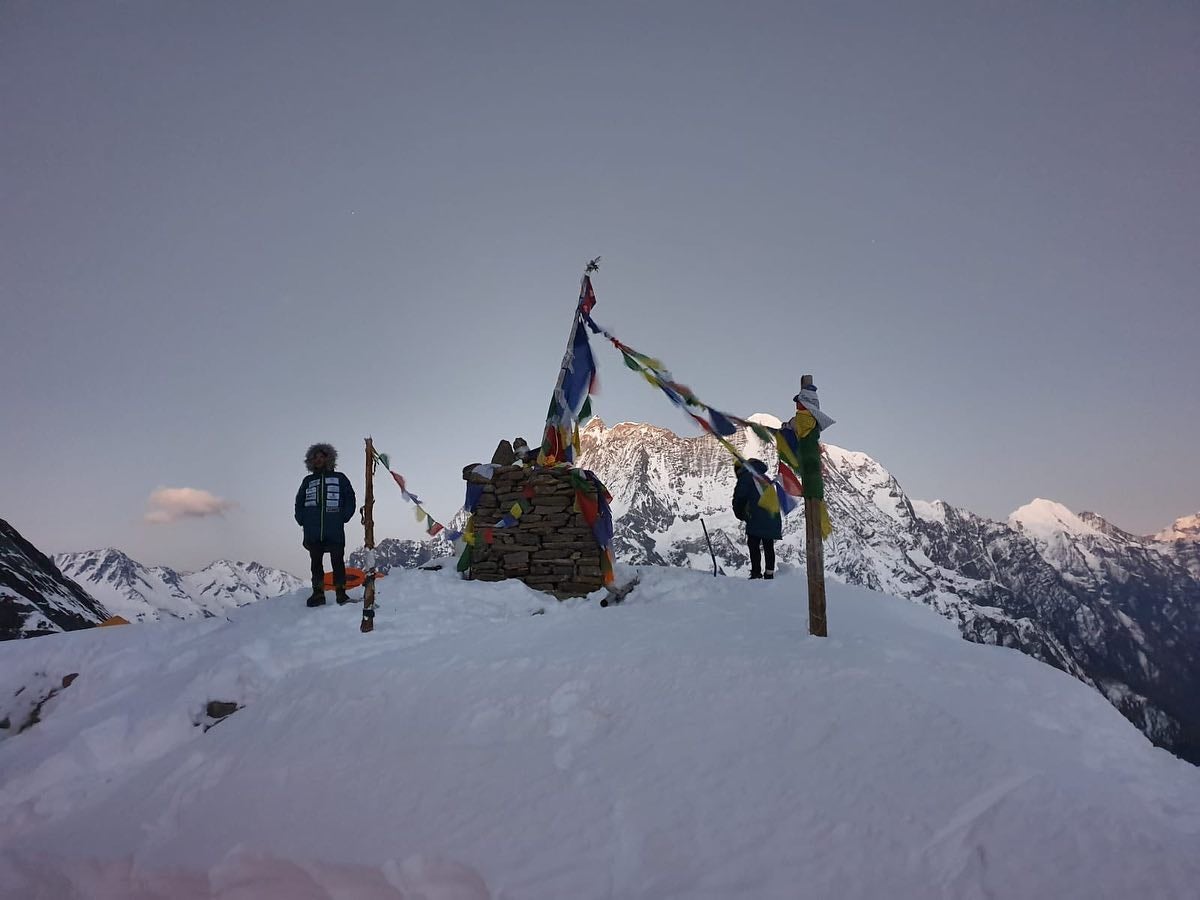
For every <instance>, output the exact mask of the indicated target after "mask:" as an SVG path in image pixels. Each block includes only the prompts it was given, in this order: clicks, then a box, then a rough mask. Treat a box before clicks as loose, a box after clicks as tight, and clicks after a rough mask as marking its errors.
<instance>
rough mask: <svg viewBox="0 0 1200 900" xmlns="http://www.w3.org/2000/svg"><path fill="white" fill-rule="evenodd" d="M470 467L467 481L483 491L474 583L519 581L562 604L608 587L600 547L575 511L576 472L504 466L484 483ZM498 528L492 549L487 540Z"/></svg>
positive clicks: (472, 574) (477, 511)
mask: <svg viewBox="0 0 1200 900" xmlns="http://www.w3.org/2000/svg"><path fill="white" fill-rule="evenodd" d="M473 468H474V466H467V467H466V468H465V469H464V470H463V478H465V479H466V480H467V481H468V482H469V483H471V484H478V485H482V486H483V493H482V494H481V496H480V498H479V503H478V504H477V505H476V507H475V533H476V535H477V536H478V539H477V541H476V543H475V547H474V550H473V552H472V558H471V567H470V569H469V577H471V578H474V579H477V580H479V581H503V580H504V579H506V578H516V579H519V580H520V581H523V582H525V584H527V585H529V586H530V587H532V588H536V589H537V590H539V591H546V592H547V593H551V594H554V595H555V596H556V597H558V598H559V599H563V598H565V597H582V596H583V595H585V594H590V593H591V592H592V591H595V590H599V589H600V588H602V587H604V574H603V570H602V568H601V554H602V552H603V551H602V550H601V549H600V545H599V544H597V543H596V539H595V537H594V536H593V534H592V529H591V526H589V525H588V523H587V520H586V519H585V518H584V517H583V514H582V513H580V512H578V511H576V510H575V487H574V485H573V484H572V482H571V470H570V469H568V468H566V467H565V466H564V467H558V468H536V467H531V466H519V465H518V466H498V467H497V468H496V469H495V471H494V472H493V473H492V477H491V478H490V479H489V478H484V477H483V476H481V475H477V474H475V473H474V472H472V471H471V470H472V469H473ZM522 500H524V501H525V502H527V503H528V504H529V508H528V510H527V511H526V512H524V513H523V514H522V516H521V517H520V518H519V519H518V520H517V523H516V524H515V525H510V526H508V527H507V528H494V526H495V524H496V523H497V522H498V521H499V520H500V519H501V518H502V517H503V516H504V515H505V513H507V512H509V511H510V510H511V509H512V506H513V504H514V503H518V502H520V501H522ZM488 528H493V531H492V543H490V544H489V543H487V542H486V541H485V540H484V533H485V530H486V529H488Z"/></svg>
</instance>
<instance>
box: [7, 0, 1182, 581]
mask: <svg viewBox="0 0 1200 900" xmlns="http://www.w3.org/2000/svg"><path fill="white" fill-rule="evenodd" d="M0 113H2V116H0V298H2V302H3V315H2V317H0V376H2V379H3V392H2V394H0V404H2V406H0V422H2V423H3V425H2V426H0V427H2V428H3V435H4V439H3V443H2V445H3V462H4V464H3V466H2V467H0V497H2V498H3V501H2V505H0V516H2V517H4V518H7V519H9V520H10V521H11V522H12V523H13V524H14V525H15V526H16V527H17V528H18V529H19V530H21V531H22V532H23V533H24V534H25V535H26V536H27V537H29V538H30V539H31V540H32V541H33V542H34V543H35V544H37V545H39V546H40V547H41V548H42V549H44V550H46V551H48V552H56V551H62V550H79V549H87V548H92V547H97V546H105V545H114V546H117V547H119V548H122V549H124V550H126V551H127V552H129V553H130V554H131V555H133V556H135V557H137V558H139V559H141V560H143V561H145V562H148V563H163V564H167V565H172V566H175V567H188V566H195V565H199V564H203V563H206V562H208V561H209V560H211V559H213V558H215V557H218V556H228V557H237V558H242V559H251V558H253V559H258V560H261V561H263V562H267V563H271V564H275V565H280V566H284V567H287V568H290V569H292V570H294V571H303V570H304V568H305V565H304V563H305V559H306V557H305V555H304V553H303V551H302V550H301V549H300V546H299V541H300V536H299V530H298V529H297V528H295V526H294V524H293V523H292V521H291V504H292V499H293V496H294V492H295V490H296V487H297V485H298V484H299V481H300V478H301V477H302V475H303V468H302V465H301V456H302V454H303V451H304V449H305V447H306V446H307V445H308V444H309V443H310V442H312V441H316V440H327V441H330V442H332V443H334V444H335V445H337V446H338V447H339V449H340V450H341V451H342V455H343V465H342V468H343V469H344V470H345V471H346V472H347V473H348V474H350V476H351V478H352V480H353V481H354V483H355V486H356V487H357V488H358V489H359V490H360V491H361V488H362V480H363V474H362V461H361V460H362V457H361V448H362V438H363V437H364V436H366V435H367V434H373V435H374V437H375V439H376V443H377V444H378V446H380V448H382V449H384V450H387V451H390V452H391V453H392V455H393V457H394V460H395V462H394V467H395V468H397V469H399V470H400V471H401V472H403V473H404V474H405V475H406V476H407V477H408V479H409V482H410V486H411V487H412V489H413V490H415V491H416V492H417V493H419V494H421V495H423V497H424V498H425V499H426V500H427V501H428V505H429V507H430V509H431V511H432V512H433V513H434V514H435V515H438V516H439V517H442V518H445V517H448V516H449V515H450V514H451V513H453V512H454V510H456V509H457V508H458V506H459V505H460V503H461V502H462V481H461V474H460V470H461V467H462V466H463V465H464V464H466V463H468V462H473V461H479V460H484V459H486V458H487V457H489V456H490V454H491V451H492V449H493V448H494V446H495V444H496V441H497V440H498V439H500V438H501V437H508V438H512V437H513V436H515V435H517V434H522V435H525V436H527V437H528V438H529V439H530V440H531V441H534V440H536V438H537V436H538V434H539V431H540V427H541V423H542V420H543V418H544V415H545V408H546V404H547V402H548V399H549V393H550V389H551V388H552V386H553V383H554V379H555V376H556V373H557V367H558V364H559V360H560V358H561V356H562V351H563V347H564V344H565V341H566V333H567V328H568V326H569V323H570V317H571V314H572V310H573V306H574V303H575V295H576V292H577V289H578V278H579V274H580V271H581V268H582V266H583V264H584V262H585V261H586V260H587V259H588V258H589V257H592V256H595V255H597V254H602V255H603V256H604V263H603V267H602V270H601V272H600V274H599V276H598V277H597V278H596V280H595V284H596V289H597V293H598V296H599V303H598V305H597V307H596V310H595V315H596V318H597V320H598V321H599V322H600V323H601V324H603V325H605V326H606V327H608V328H610V329H611V330H612V331H613V332H614V333H616V334H617V335H618V336H620V337H621V338H622V339H623V340H625V341H626V342H628V343H629V344H631V345H633V346H634V347H636V348H638V349H640V350H642V351H644V352H647V353H651V354H654V355H657V356H660V357H661V358H663V359H664V360H665V361H666V362H667V363H668V365H669V366H670V367H671V368H672V369H673V371H674V372H675V374H676V376H677V377H678V378H680V380H682V381H684V382H685V383H687V384H689V385H690V386H691V387H692V388H693V389H694V390H695V391H696V393H697V394H698V395H699V396H700V397H701V398H702V399H704V400H705V401H706V402H708V403H710V404H712V405H714V406H717V407H718V408H721V409H724V410H726V411H728V412H732V413H734V414H738V415H748V414H750V413H753V412H760V411H761V412H773V413H775V414H781V413H782V414H786V412H787V411H788V409H789V408H790V406H791V403H790V398H791V396H792V394H793V393H794V392H795V390H796V387H797V382H798V380H799V376H800V374H801V373H802V372H809V371H810V372H813V373H814V374H815V375H816V376H817V383H818V385H819V386H820V388H821V393H822V397H823V400H824V404H825V406H826V408H827V409H828V410H829V412H831V413H832V415H833V416H834V417H835V418H837V419H838V424H837V426H836V427H835V428H834V429H832V430H831V431H830V432H829V434H828V440H829V441H830V442H832V443H835V444H838V445H839V446H843V447H847V448H851V449H855V450H862V451H864V452H866V453H869V454H870V455H872V456H873V457H875V458H876V459H878V460H879V461H880V462H881V463H882V464H883V465H884V466H886V467H888V468H889V469H890V470H891V471H892V472H893V473H894V474H895V475H896V477H897V478H898V479H899V480H900V482H901V483H902V484H903V485H904V487H905V488H906V490H907V491H908V492H909V493H910V494H911V495H912V496H914V497H919V498H924V499H933V498H942V499H945V500H947V501H949V502H951V503H954V504H956V505H961V506H965V507H967V508H969V509H972V510H974V511H976V512H978V513H981V514H983V515H988V516H992V517H997V518H1004V517H1005V516H1007V514H1008V513H1009V512H1010V511H1011V510H1012V509H1014V508H1015V507H1017V506H1019V505H1021V504H1023V503H1025V502H1027V501H1028V500H1029V499H1031V498H1033V497H1035V496H1042V497H1047V498H1052V499H1056V500H1059V501H1061V502H1063V503H1065V504H1066V505H1068V506H1070V507H1071V508H1073V509H1075V510H1083V509H1090V510H1094V511H1096V512H1099V513H1101V514H1102V515H1104V516H1106V517H1108V518H1109V519H1111V520H1112V521H1114V522H1115V523H1116V524H1118V525H1120V526H1122V527H1124V528H1127V529H1129V530H1132V531H1135V532H1149V531H1153V530H1157V529H1159V528H1161V527H1163V526H1165V525H1166V524H1168V523H1169V522H1170V521H1172V520H1173V519H1174V518H1175V517H1177V516H1180V515H1184V514H1188V513H1193V512H1196V511H1197V509H1200V474H1198V471H1197V466H1196V448H1197V446H1198V445H1200V440H1198V438H1200V415H1198V413H1200V403H1198V401H1197V389H1198V387H1200V378H1198V375H1200V363H1198V356H1200V354H1198V349H1197V345H1198V343H1200V341H1198V338H1200V302H1198V297H1197V293H1198V292H1197V285H1198V284H1200V6H1197V5H1196V4H1195V3H1192V2H1170V3H1168V2H1139V3H1127V4H1118V3H1045V2H1037V3H1004V4H996V3H972V2H947V3H938V4H934V3H930V4H900V3H886V2H880V3H869V4H859V3H821V4H801V3H742V4H733V3H700V2H688V3H666V2H647V3H629V4H626V3H589V4H574V3H562V2H550V3H537V4H535V3H503V4H501V3H484V4H470V5H468V4H459V3H424V4H415V3H414V4H410V3H399V2H378V3H333V2H326V3H302V2H252V0H246V2H241V0H239V2H225V3H221V2H193V3H182V2H97V0H89V2H81V3H73V2H29V0H25V2H22V0H10V2H7V3H4V4H3V5H0ZM596 353H597V355H598V358H599V361H600V366H601V380H602V393H601V395H600V396H599V397H598V398H597V401H596V409H597V412H598V413H599V414H600V415H601V416H602V417H603V418H605V419H606V420H607V421H609V422H610V423H612V422H617V421H623V420H629V421H648V422H654V423H657V424H661V425H666V426H668V427H672V428H674V429H676V430H678V431H680V433H690V432H689V431H688V429H687V427H686V425H685V421H686V420H685V419H684V417H683V416H682V415H681V414H680V413H679V412H678V411H677V410H676V409H675V408H674V407H672V406H670V404H669V403H668V402H667V401H666V399H665V398H663V397H662V396H661V395H660V394H658V393H656V392H655V391H653V390H651V389H650V387H649V386H648V385H646V384H645V383H644V382H642V381H640V380H639V379H637V378H636V377H635V376H634V375H633V374H632V373H630V372H629V371H628V370H626V369H624V368H623V366H622V365H621V362H620V358H619V356H618V355H617V354H616V352H615V351H614V350H613V349H612V348H610V347H607V346H600V345H598V346H597V348H596ZM181 487H191V488H195V489H198V490H203V491H207V492H210V493H211V494H213V495H215V496H216V497H219V498H221V499H223V500H225V501H227V502H228V503H232V504H236V506H235V507H233V508H231V509H226V510H225V511H224V512H223V513H221V514H219V515H211V516H205V517H194V518H188V519H184V520H181V521H176V522H173V523H168V524H163V523H162V522H161V521H160V522H153V523H152V522H147V521H145V516H146V514H147V499H148V498H149V496H150V494H151V492H153V491H155V490H156V489H158V488H181ZM376 509H377V511H378V513H379V520H380V526H379V531H378V534H379V535H380V536H388V535H396V536H413V535H414V534H415V533H416V526H415V523H414V522H413V517H412V510H411V508H409V507H407V506H406V505H404V503H403V501H402V500H401V498H400V496H399V492H398V491H397V490H396V488H395V487H394V486H392V485H391V484H390V483H381V484H380V485H379V498H378V504H377V507H376ZM156 518H160V519H161V518H162V517H161V516H157V517H156ZM168 518H169V517H168ZM350 535H351V537H350V539H351V541H352V542H354V543H357V542H358V541H359V540H360V538H361V529H360V528H359V527H358V526H357V524H356V525H355V526H354V528H353V529H351V532H350Z"/></svg>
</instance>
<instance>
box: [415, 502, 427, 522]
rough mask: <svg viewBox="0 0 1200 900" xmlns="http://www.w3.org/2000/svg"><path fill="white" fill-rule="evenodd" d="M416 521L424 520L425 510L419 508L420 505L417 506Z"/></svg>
mask: <svg viewBox="0 0 1200 900" xmlns="http://www.w3.org/2000/svg"><path fill="white" fill-rule="evenodd" d="M417 521H418V522H424V521H425V510H423V509H421V507H419V506H418V507H417Z"/></svg>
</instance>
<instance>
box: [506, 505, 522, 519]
mask: <svg viewBox="0 0 1200 900" xmlns="http://www.w3.org/2000/svg"><path fill="white" fill-rule="evenodd" d="M509 512H510V513H512V517H513V518H514V519H519V518H521V513H522V512H524V510H523V509H521V504H520V503H514V504H513V505H512V507H511V508H510V509H509Z"/></svg>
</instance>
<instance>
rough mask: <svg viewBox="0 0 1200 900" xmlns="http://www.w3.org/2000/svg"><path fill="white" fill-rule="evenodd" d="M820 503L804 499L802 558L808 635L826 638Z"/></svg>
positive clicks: (827, 634)
mask: <svg viewBox="0 0 1200 900" xmlns="http://www.w3.org/2000/svg"><path fill="white" fill-rule="evenodd" d="M820 505H821V501H820V500H814V499H812V498H811V497H805V498H804V557H805V562H806V564H807V566H808V633H809V634H811V635H814V636H815V637H828V636H829V625H828V623H827V622H826V621H825V548H824V546H823V545H822V543H821V510H820Z"/></svg>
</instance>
